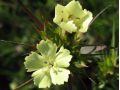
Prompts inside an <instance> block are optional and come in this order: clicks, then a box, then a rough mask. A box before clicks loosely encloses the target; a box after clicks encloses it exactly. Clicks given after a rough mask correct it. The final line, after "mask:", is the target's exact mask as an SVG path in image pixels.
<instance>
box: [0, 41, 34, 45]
mask: <svg viewBox="0 0 120 90" xmlns="http://www.w3.org/2000/svg"><path fill="white" fill-rule="evenodd" d="M0 42H2V43H10V44H18V45H23V46H33V45H31V44H24V43H19V42H15V41H8V40H0Z"/></svg>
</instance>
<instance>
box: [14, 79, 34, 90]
mask: <svg viewBox="0 0 120 90" xmlns="http://www.w3.org/2000/svg"><path fill="white" fill-rule="evenodd" d="M32 80H33V78H32V79H29V80H28V81H26V82H24V83H23V84H21V85H19V86H18V87H17V88H15V89H14V90H19V89H20V88H22V87H24V86H25V85H27V84H29V83H30V82H31V81H32Z"/></svg>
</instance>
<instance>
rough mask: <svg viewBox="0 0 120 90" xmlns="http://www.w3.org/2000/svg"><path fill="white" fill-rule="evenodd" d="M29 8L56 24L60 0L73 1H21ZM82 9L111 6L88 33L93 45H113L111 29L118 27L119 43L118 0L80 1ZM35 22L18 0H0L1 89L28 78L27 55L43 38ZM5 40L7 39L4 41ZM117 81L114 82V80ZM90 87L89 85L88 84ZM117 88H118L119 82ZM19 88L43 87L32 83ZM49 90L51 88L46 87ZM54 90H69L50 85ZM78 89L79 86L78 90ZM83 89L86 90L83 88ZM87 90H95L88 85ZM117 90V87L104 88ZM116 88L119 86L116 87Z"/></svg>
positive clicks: (6, 88)
mask: <svg viewBox="0 0 120 90" xmlns="http://www.w3.org/2000/svg"><path fill="white" fill-rule="evenodd" d="M21 1H22V2H23V3H24V4H25V5H26V7H27V8H28V9H30V10H31V12H32V13H33V14H34V16H36V17H37V18H38V19H39V21H40V22H41V23H42V24H44V23H45V21H46V20H47V21H48V22H49V23H51V24H53V22H52V20H53V18H54V13H55V12H54V9H55V5H56V4H57V3H59V4H63V5H66V4H67V3H68V2H69V1H70V0H21ZM79 1H80V3H81V4H82V6H83V8H86V9H88V10H90V11H91V12H92V13H93V15H94V16H95V15H97V14H98V13H99V12H100V11H101V10H102V9H104V8H105V7H107V6H108V5H111V7H109V8H108V9H107V10H106V11H105V12H104V13H103V14H102V15H100V17H98V18H97V19H96V20H95V21H94V23H93V24H92V25H91V26H90V28H89V30H88V32H87V34H86V36H87V37H88V38H89V39H90V41H91V42H90V43H91V44H105V45H107V46H110V45H111V39H112V29H113V25H114V29H115V37H116V40H115V45H116V47H117V46H118V32H119V27H118V18H119V15H118V12H119V10H118V0H79ZM35 27H36V24H35V23H34V22H33V21H32V20H31V19H30V17H29V16H28V15H27V14H26V13H25V12H24V10H23V9H22V6H21V5H20V4H19V3H18V2H17V0H0V90H12V88H14V87H16V86H18V85H20V84H21V83H24V82H25V81H27V80H29V79H30V78H31V77H30V74H31V73H27V72H26V70H25V67H24V64H23V62H24V57H25V56H26V55H27V54H28V53H29V52H30V51H31V50H34V46H35V44H36V43H37V42H39V41H40V36H39V35H40V34H39V33H38V32H36V30H35ZM5 40H6V41H5ZM113 83H114V82H113ZM88 86H89V85H88ZM116 87H118V86H117V85H116ZM20 90H42V89H38V88H36V87H35V86H34V85H33V82H32V83H30V84H28V85H26V86H24V87H23V88H21V89H20ZM44 90H48V89H44ZM51 90H66V88H65V87H62V86H59V87H55V86H53V87H51ZM78 90H79V89H78ZM81 90H85V89H84V88H83V89H82V88H81ZM86 90H92V89H90V88H87V89H86ZM103 90H115V89H112V88H111V89H103ZM116 90H117V89H116Z"/></svg>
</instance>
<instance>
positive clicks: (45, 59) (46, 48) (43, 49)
mask: <svg viewBox="0 0 120 90" xmlns="http://www.w3.org/2000/svg"><path fill="white" fill-rule="evenodd" d="M36 48H37V50H38V52H31V54H30V55H29V56H27V57H26V58H25V62H24V64H25V67H26V69H28V72H32V71H34V72H33V74H32V77H33V78H34V84H35V85H37V86H39V88H46V87H50V86H51V84H52V83H53V84H54V85H56V84H58V85H61V84H64V82H67V81H68V77H69V74H70V71H69V70H68V69H66V68H67V67H68V66H69V65H70V64H69V62H70V61H71V58H72V55H70V52H69V50H67V49H64V47H61V48H60V50H59V51H58V52H57V46H56V44H54V43H53V42H52V41H50V40H46V41H44V40H42V41H41V42H40V43H39V44H37V47H36Z"/></svg>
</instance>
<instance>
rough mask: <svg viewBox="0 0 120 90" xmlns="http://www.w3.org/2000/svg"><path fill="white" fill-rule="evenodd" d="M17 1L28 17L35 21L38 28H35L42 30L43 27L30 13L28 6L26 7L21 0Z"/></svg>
mask: <svg viewBox="0 0 120 90" xmlns="http://www.w3.org/2000/svg"><path fill="white" fill-rule="evenodd" d="M17 2H18V3H19V4H20V5H21V6H22V8H23V10H24V11H25V12H26V13H27V14H28V15H29V17H30V18H31V19H32V20H33V21H34V22H35V23H36V25H37V28H38V29H37V30H42V29H43V28H44V26H43V24H42V23H41V22H40V21H39V20H38V19H37V18H36V17H35V16H34V15H33V14H32V12H31V11H30V10H29V9H28V8H26V6H25V5H24V4H23V3H22V2H21V0H17Z"/></svg>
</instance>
